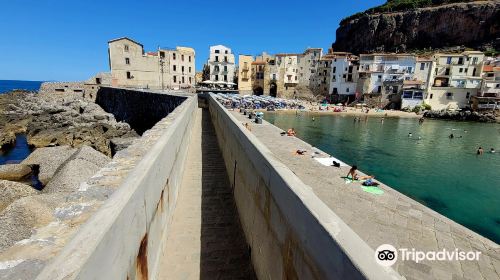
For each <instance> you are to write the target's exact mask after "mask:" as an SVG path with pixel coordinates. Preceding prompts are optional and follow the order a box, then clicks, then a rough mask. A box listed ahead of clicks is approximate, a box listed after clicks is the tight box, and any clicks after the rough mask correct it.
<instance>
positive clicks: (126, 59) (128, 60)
mask: <svg viewBox="0 0 500 280" xmlns="http://www.w3.org/2000/svg"><path fill="white" fill-rule="evenodd" d="M125 64H127V65H129V64H130V58H128V57H125Z"/></svg>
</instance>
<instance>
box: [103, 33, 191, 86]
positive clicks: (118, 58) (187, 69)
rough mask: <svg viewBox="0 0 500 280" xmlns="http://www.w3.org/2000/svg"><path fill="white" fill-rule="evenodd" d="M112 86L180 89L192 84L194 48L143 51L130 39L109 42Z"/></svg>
mask: <svg viewBox="0 0 500 280" xmlns="http://www.w3.org/2000/svg"><path fill="white" fill-rule="evenodd" d="M108 54H109V66H110V69H111V76H112V81H111V84H112V85H113V86H118V87H133V88H151V89H180V88H189V87H193V86H194V85H195V51H194V49H192V48H188V47H176V48H175V49H168V48H160V49H158V50H157V51H154V52H145V51H144V46H143V45H142V44H140V43H138V42H136V41H134V40H132V39H130V38H126V37H123V38H118V39H115V40H111V41H109V42H108Z"/></svg>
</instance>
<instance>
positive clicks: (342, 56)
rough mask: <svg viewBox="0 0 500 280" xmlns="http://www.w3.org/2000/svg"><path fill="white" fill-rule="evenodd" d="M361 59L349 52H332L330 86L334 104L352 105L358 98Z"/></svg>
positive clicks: (329, 91)
mask: <svg viewBox="0 0 500 280" xmlns="http://www.w3.org/2000/svg"><path fill="white" fill-rule="evenodd" d="M358 69H359V58H358V57H357V56H355V55H353V54H352V53H349V52H332V53H331V64H330V77H331V78H330V86H329V89H328V93H329V94H331V99H332V101H333V102H335V103H337V102H341V103H346V102H347V103H350V102H352V101H354V99H355V98H356V86H357V82H358Z"/></svg>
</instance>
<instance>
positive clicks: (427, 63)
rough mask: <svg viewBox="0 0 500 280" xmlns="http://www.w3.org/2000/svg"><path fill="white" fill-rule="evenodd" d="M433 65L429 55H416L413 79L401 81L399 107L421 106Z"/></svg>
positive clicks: (427, 89)
mask: <svg viewBox="0 0 500 280" xmlns="http://www.w3.org/2000/svg"><path fill="white" fill-rule="evenodd" d="M432 65H433V59H432V58H431V57H417V58H416V64H415V73H414V75H413V79H411V80H405V81H403V88H402V89H403V91H402V93H401V108H402V109H409V110H411V109H413V108H414V107H416V106H422V104H423V103H424V98H425V97H426V96H427V93H428V91H429V86H430V84H431V83H430V82H429V81H430V80H429V78H430V74H431V69H432Z"/></svg>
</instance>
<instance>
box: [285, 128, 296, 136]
mask: <svg viewBox="0 0 500 280" xmlns="http://www.w3.org/2000/svg"><path fill="white" fill-rule="evenodd" d="M286 134H287V135H288V136H296V135H297V133H296V132H295V129H293V127H292V128H289V129H288V131H287V132H286Z"/></svg>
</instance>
